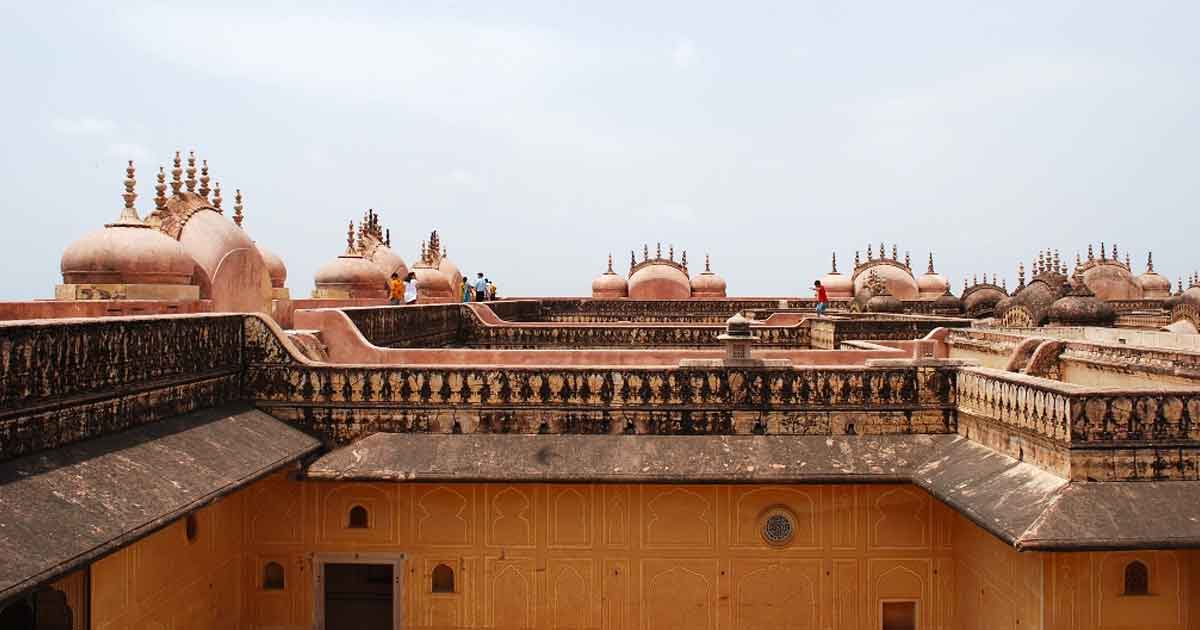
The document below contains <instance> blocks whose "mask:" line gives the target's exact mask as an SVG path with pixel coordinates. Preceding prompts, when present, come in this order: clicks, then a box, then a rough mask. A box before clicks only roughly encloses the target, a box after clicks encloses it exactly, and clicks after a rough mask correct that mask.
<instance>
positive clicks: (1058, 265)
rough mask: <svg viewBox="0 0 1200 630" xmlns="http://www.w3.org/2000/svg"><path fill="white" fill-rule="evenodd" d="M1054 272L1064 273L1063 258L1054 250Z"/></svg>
mask: <svg viewBox="0 0 1200 630" xmlns="http://www.w3.org/2000/svg"><path fill="white" fill-rule="evenodd" d="M1054 272H1055V273H1062V272H1063V269H1062V258H1060V257H1059V253H1058V250H1057V249H1056V250H1054Z"/></svg>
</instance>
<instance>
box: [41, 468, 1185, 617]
mask: <svg viewBox="0 0 1200 630" xmlns="http://www.w3.org/2000/svg"><path fill="white" fill-rule="evenodd" d="M780 505H782V506H786V507H787V508H788V509H790V510H791V511H792V513H793V514H794V515H795V518H796V523H797V528H796V531H795V534H794V538H793V539H792V541H791V543H790V544H789V545H787V546H786V547H772V546H769V545H768V544H766V543H765V542H764V540H763V539H762V536H761V524H762V517H763V515H764V513H765V511H767V510H768V509H770V508H772V507H773V506H780ZM354 506H363V507H366V508H367V509H368V511H369V521H368V522H369V527H368V528H366V529H351V528H349V527H348V515H349V511H350V509H351V508H352V507H354ZM196 516H197V524H198V528H197V531H198V535H197V539H196V540H195V541H194V542H188V540H187V538H186V535H185V522H184V520H183V519H181V520H179V521H178V522H176V523H173V524H171V525H170V526H168V527H166V528H165V529H163V530H161V531H159V532H157V533H155V534H153V535H151V536H149V537H147V538H146V539H144V540H142V541H139V542H138V543H135V544H133V545H131V546H129V547H127V548H125V549H123V550H121V551H119V552H117V553H115V554H113V555H111V556H109V557H107V558H105V559H103V560H100V561H98V562H96V563H95V564H93V565H92V566H91V567H90V569H89V570H90V583H91V586H90V588H91V614H92V619H91V621H92V623H91V627H92V628H95V629H97V630H101V629H103V630H116V629H125V628H130V629H139V630H140V629H145V630H151V629H155V630H158V629H161V630H188V629H196V630H200V629H208V628H239V627H240V628H246V629H266V628H272V629H280V630H282V629H296V630H299V629H301V628H303V629H305V630H307V629H309V628H311V627H312V616H313V603H314V584H313V567H312V564H311V561H310V557H311V556H310V554H312V553H314V552H315V553H323V552H331V553H333V552H338V553H344V552H358V553H361V554H371V553H381V554H396V553H404V554H406V556H407V559H406V561H405V563H404V573H403V579H404V589H403V602H402V603H403V608H404V625H403V627H404V628H419V629H425V630H429V629H433V628H460V629H461V628H483V627H488V628H545V629H550V628H578V629H582V628H603V629H617V628H639V629H647V630H649V629H653V630H669V629H671V628H687V629H688V630H691V629H694V628H696V629H701V628H718V627H719V628H795V629H800V628H813V629H817V628H820V629H839V630H841V629H853V630H868V629H869V630H878V629H879V627H880V625H879V623H880V622H879V615H880V606H881V602H882V601H885V600H889V599H913V600H916V601H917V602H918V604H919V621H920V625H919V626H918V627H919V628H921V630H952V629H961V630H983V629H987V630H1010V629H1011V630H1023V629H1033V630H1130V629H1133V628H1138V629H1149V630H1161V629H1168V628H1169V629H1173V630H1176V629H1177V630H1200V620H1196V619H1194V617H1196V616H1197V615H1195V614H1194V613H1191V612H1190V610H1191V608H1192V607H1194V606H1195V604H1194V602H1197V601H1200V563H1198V562H1197V561H1196V560H1197V558H1198V556H1197V554H1198V553H1200V552H1194V551H1146V552H1122V553H1102V552H1090V553H1056V554H1036V553H1017V552H1016V551H1014V550H1013V549H1012V548H1011V547H1009V546H1008V545H1006V544H1005V543H1003V542H1001V541H999V540H998V539H996V538H995V537H993V536H991V535H990V534H988V533H987V532H985V531H983V530H982V529H980V528H978V527H977V526H975V525H974V524H973V523H971V522H969V521H968V520H966V519H965V518H963V517H961V516H959V515H958V514H956V513H955V512H953V511H952V510H951V509H950V508H948V507H946V506H944V505H942V504H941V503H939V502H938V501H936V500H933V499H931V498H930V497H929V496H928V495H927V494H925V493H924V492H923V491H921V490H920V489H918V488H915V487H913V486H909V485H859V486H854V485H831V486H809V485H804V486H753V485H724V486H683V485H640V486H639V485H583V484H581V485H546V484H525V485H501V484H448V485H433V484H367V483H321V482H296V481H292V480H289V479H288V478H287V476H286V475H285V474H282V473H281V474H279V475H276V476H272V477H270V478H268V479H265V480H263V481H260V482H258V483H256V484H254V485H252V486H250V487H249V488H247V489H246V490H243V491H241V492H239V493H236V494H234V495H231V496H230V497H227V498H225V499H224V500H222V501H220V502H218V503H216V504H214V505H212V506H210V507H207V508H205V509H202V510H200V511H199V512H197V514H196ZM952 543H953V544H952ZM1133 560H1140V561H1142V562H1143V563H1145V564H1146V565H1147V566H1148V567H1149V568H1150V595H1148V596H1126V595H1123V594H1122V591H1123V588H1124V567H1125V565H1126V564H1128V562H1130V561H1133ZM268 562H278V563H279V564H280V565H281V566H283V567H284V572H285V583H284V588H283V589H282V590H268V589H264V588H263V584H262V570H263V567H264V566H265V565H266V563H268ZM438 564H446V565H448V566H450V567H452V568H453V569H454V572H455V582H456V584H455V592H454V593H449V594H435V593H432V592H431V587H430V578H431V574H432V572H433V568H434V567H435V566H437V565H438ZM83 584H85V582H84V580H83V576H82V574H75V575H73V576H70V577H69V578H67V579H64V580H63V582H62V583H60V584H58V585H56V586H58V587H59V588H60V590H64V591H65V592H68V594H70V593H73V592H74V591H77V590H79V588H81V587H82V585H83ZM76 599H78V596H72V601H74V600H76ZM73 607H74V606H73Z"/></svg>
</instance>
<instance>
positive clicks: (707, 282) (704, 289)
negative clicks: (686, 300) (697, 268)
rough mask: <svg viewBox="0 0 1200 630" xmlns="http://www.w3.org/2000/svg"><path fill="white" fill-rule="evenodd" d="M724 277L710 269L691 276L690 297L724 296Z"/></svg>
mask: <svg viewBox="0 0 1200 630" xmlns="http://www.w3.org/2000/svg"><path fill="white" fill-rule="evenodd" d="M725 288H726V287H725V279H724V278H722V277H721V276H718V275H717V274H715V273H713V272H711V271H704V272H702V273H700V275H698V276H695V277H693V278H692V297H725Z"/></svg>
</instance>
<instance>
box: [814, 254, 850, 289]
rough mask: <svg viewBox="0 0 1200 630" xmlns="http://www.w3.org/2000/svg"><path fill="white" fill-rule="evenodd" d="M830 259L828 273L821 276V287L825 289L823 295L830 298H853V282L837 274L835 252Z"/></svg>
mask: <svg viewBox="0 0 1200 630" xmlns="http://www.w3.org/2000/svg"><path fill="white" fill-rule="evenodd" d="M831 259H832V264H831V265H830V267H829V269H830V271H829V273H827V274H825V275H823V276H821V286H823V287H825V293H826V294H827V295H828V296H829V297H831V298H852V297H854V281H853V280H851V279H850V276H846V275H842V274H840V273H838V270H837V252H834V253H833V256H832V257H831Z"/></svg>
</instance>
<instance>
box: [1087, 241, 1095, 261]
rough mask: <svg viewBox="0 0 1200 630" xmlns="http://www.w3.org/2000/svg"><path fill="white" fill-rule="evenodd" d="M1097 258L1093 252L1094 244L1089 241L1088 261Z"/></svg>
mask: <svg viewBox="0 0 1200 630" xmlns="http://www.w3.org/2000/svg"><path fill="white" fill-rule="evenodd" d="M1093 260H1096V256H1095V254H1094V253H1093V252H1092V244H1091V243H1088V262H1092V261H1093Z"/></svg>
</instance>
